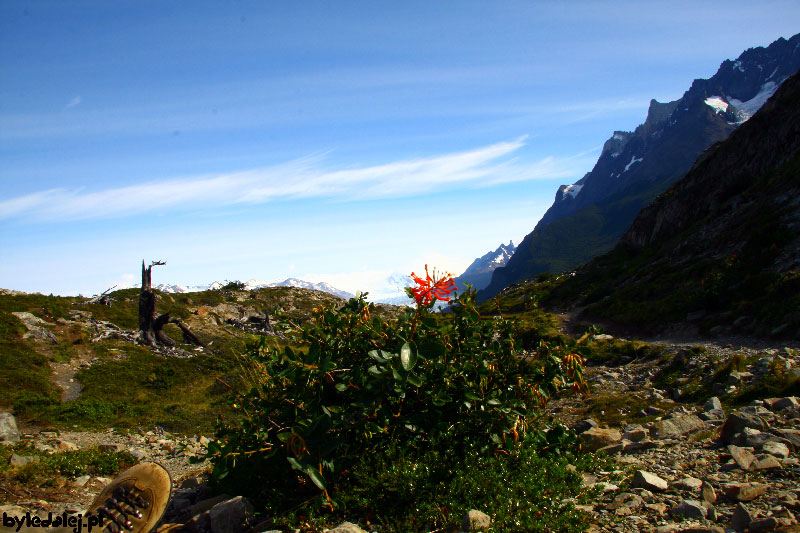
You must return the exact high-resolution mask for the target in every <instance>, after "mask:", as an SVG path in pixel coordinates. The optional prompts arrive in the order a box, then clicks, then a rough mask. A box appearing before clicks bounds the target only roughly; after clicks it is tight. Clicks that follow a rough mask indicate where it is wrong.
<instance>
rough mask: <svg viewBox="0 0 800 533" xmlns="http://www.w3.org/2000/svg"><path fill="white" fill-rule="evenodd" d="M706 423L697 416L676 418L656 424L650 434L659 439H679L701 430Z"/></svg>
mask: <svg viewBox="0 0 800 533" xmlns="http://www.w3.org/2000/svg"><path fill="white" fill-rule="evenodd" d="M704 427H705V423H704V422H703V421H702V420H700V418H698V417H697V416H695V415H684V416H676V417H674V418H668V419H666V420H660V421H658V422H654V423H653V426H652V428H651V429H650V434H651V435H653V436H654V437H656V438H659V439H667V438H671V437H678V436H680V435H685V434H687V433H692V432H694V431H698V430H701V429H703V428H704Z"/></svg>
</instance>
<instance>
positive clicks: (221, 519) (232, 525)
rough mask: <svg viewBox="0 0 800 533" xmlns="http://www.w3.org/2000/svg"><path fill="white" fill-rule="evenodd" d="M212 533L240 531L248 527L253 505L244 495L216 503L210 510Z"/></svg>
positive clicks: (236, 532) (234, 532)
mask: <svg viewBox="0 0 800 533" xmlns="http://www.w3.org/2000/svg"><path fill="white" fill-rule="evenodd" d="M208 515H209V519H210V521H211V532H212V533H238V532H239V531H241V530H243V529H246V526H247V525H248V522H249V520H250V518H251V517H252V516H253V506H252V505H251V504H250V502H249V501H248V500H247V498H243V497H242V496H237V497H235V498H231V499H230V500H226V501H224V502H220V503H218V504H216V505H215V506H214V507H212V508H211V510H210V511H209V512H208Z"/></svg>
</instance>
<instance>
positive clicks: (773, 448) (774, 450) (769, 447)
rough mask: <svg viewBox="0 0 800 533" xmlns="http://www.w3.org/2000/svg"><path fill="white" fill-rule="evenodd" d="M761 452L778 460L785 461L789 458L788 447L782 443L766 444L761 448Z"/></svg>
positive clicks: (771, 442)
mask: <svg viewBox="0 0 800 533" xmlns="http://www.w3.org/2000/svg"><path fill="white" fill-rule="evenodd" d="M761 451H763V452H764V453H768V454H770V455H772V456H775V457H778V458H780V459H786V458H787V457H789V447H788V446H787V445H785V444H784V443H782V442H775V441H770V442H767V443H765V444H764V445H763V446H762V447H761Z"/></svg>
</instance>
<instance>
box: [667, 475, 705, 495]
mask: <svg viewBox="0 0 800 533" xmlns="http://www.w3.org/2000/svg"><path fill="white" fill-rule="evenodd" d="M672 486H673V487H674V488H676V489H678V490H688V491H692V492H694V491H696V490H698V489H699V488H700V487H702V486H703V482H702V481H701V480H699V479H697V478H696V477H685V478H683V479H681V480H679V481H676V482H675V483H673V484H672Z"/></svg>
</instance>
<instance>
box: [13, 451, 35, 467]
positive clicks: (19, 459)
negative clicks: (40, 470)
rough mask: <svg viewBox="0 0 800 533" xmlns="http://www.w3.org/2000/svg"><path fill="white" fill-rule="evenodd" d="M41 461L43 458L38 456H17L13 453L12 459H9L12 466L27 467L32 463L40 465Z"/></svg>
mask: <svg viewBox="0 0 800 533" xmlns="http://www.w3.org/2000/svg"><path fill="white" fill-rule="evenodd" d="M40 460H41V457H39V456H38V455H17V454H16V453H12V454H11V457H9V458H8V464H10V465H11V466H25V465H27V464H30V463H38V462H39V461H40Z"/></svg>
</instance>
